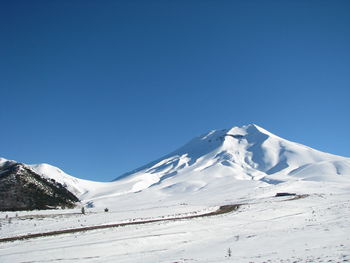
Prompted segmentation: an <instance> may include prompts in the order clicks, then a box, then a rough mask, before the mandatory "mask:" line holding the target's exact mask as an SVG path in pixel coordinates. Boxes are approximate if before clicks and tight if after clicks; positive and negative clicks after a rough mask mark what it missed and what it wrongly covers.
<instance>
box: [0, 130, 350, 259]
mask: <svg viewBox="0 0 350 263" xmlns="http://www.w3.org/2000/svg"><path fill="white" fill-rule="evenodd" d="M5 162H6V159H0V166H1V165H2V164H3V163H5ZM28 167H30V168H31V169H33V170H34V171H36V172H37V173H39V174H41V175H42V176H44V177H48V178H53V179H55V180H56V181H58V182H60V183H62V184H64V185H66V186H67V188H68V189H69V190H71V191H72V192H74V193H75V194H76V195H77V196H78V197H79V198H80V199H81V200H82V202H81V205H84V206H85V207H86V211H87V214H86V215H82V214H80V213H79V212H80V208H76V209H71V210H46V211H21V212H1V213H0V223H1V229H0V233H1V237H11V236H16V235H23V234H28V233H41V232H48V231H55V230H61V229H69V228H76V227H83V226H94V225H103V224H111V223H121V222H131V221H142V220H146V219H156V218H168V217H183V216H186V215H192V214H203V213H206V212H209V211H214V210H215V209H217V208H218V207H219V206H221V205H226V204H242V206H241V208H240V209H239V210H238V211H236V212H231V213H229V214H223V215H217V216H212V217H201V218H195V219H183V220H180V221H167V222H158V223H150V224H145V225H130V226H126V227H121V228H111V229H101V230H93V231H88V232H83V233H75V234H64V235H59V236H51V237H42V238H36V239H29V240H24V241H15V242H9V243H0V262H80V261H84V262H168V263H173V262H226V261H227V262H346V261H350V249H349V248H350V239H349V237H350V220H349V218H350V198H349V197H350V195H349V194H350V159H349V158H345V157H341V156H336V155H332V154H328V153H323V152H320V151H317V150H314V149H311V148H309V147H307V146H304V145H301V144H298V143H294V142H290V141H288V140H285V139H283V138H280V137H278V136H276V135H274V134H272V133H270V132H268V131H266V130H265V129H263V128H261V127H259V126H257V125H254V124H251V125H246V126H242V127H233V128H231V129H225V130H214V131H211V132H209V133H207V134H205V135H202V136H199V137H197V138H195V139H193V140H191V141H190V142H189V143H187V144H186V145H185V146H183V147H181V148H179V149H178V150H176V151H174V152H173V153H171V154H168V155H167V156H165V157H163V158H160V159H159V160H157V161H154V162H152V163H150V164H147V165H145V166H143V167H141V168H139V169H136V170H134V171H133V172H130V173H128V174H125V175H123V176H121V177H119V178H117V179H116V180H115V181H113V182H108V183H101V182H93V181H87V180H82V179H78V178H75V177H72V176H70V175H67V174H65V173H64V172H63V171H62V170H60V169H58V168H56V167H54V166H51V165H48V164H39V165H28ZM278 192H291V193H296V194H300V195H303V194H307V195H308V196H306V197H305V198H301V199H297V200H291V201H287V199H288V198H290V197H278V198H277V197H274V196H275V194H276V193H278ZM105 207H108V208H109V212H108V213H105V212H103V209H104V208H105ZM6 215H7V217H10V218H11V219H12V220H11V222H10V223H9V222H8V218H6ZM16 215H17V216H16ZM229 250H230V251H231V253H229ZM230 254H231V255H230Z"/></svg>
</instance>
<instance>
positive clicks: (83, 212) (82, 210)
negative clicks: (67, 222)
mask: <svg viewBox="0 0 350 263" xmlns="http://www.w3.org/2000/svg"><path fill="white" fill-rule="evenodd" d="M81 213H82V214H83V215H85V207H82V208H81Z"/></svg>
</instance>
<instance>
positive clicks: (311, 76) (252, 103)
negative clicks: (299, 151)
mask: <svg viewBox="0 0 350 263" xmlns="http://www.w3.org/2000/svg"><path fill="white" fill-rule="evenodd" d="M349 14H350V1H346V0H345V1H337V0H330V1H322V0H320V1H307V0H305V1H301V0H296V1H292V0H290V1H281V0H275V1H260V0H256V1H249V0H248V1H247V0H242V1H220V0H211V1H207V0H203V1H191V0H183V1H180V0H173V1H167V0H159V1H153V0H149V1H133V0H125V1H97V0H96V1H91V0H84V1H68V0H60V1H58V0H57V1H54V0H51V1H46V0H45V1H36V0H32V1H25V0H24V1H16V0H7V1H6V0H3V1H1V2H0V33H1V35H0V40H1V41H0V75H1V77H0V96H1V97H0V98H1V101H0V123H1V126H0V136H1V137H0V139H1V148H0V156H2V157H5V158H8V159H15V160H17V161H20V162H25V163H41V162H46V163H50V164H53V165H56V166H58V167H60V168H62V169H63V170H64V171H66V172H67V173H69V174H71V175H74V176H76V177H80V178H87V179H93V180H100V181H107V180H112V179H114V178H115V177H117V176H118V175H120V174H122V173H124V172H127V171H129V170H132V169H134V168H137V167H138V166H140V165H143V164H145V163H147V162H149V161H152V160H154V159H156V158H158V157H161V156H162V155H164V154H167V153H169V152H170V151H172V150H175V149H176V148H178V147H179V146H181V145H183V144H184V143H185V142H187V141H188V140H190V139H191V138H192V137H194V136H197V135H200V134H202V133H204V132H206V131H208V130H212V129H221V128H228V127H231V126H235V125H244V124H249V123H256V124H258V125H260V126H262V127H264V128H265V129H267V130H269V131H271V132H273V133H275V134H277V135H279V136H281V137H284V138H286V139H289V140H292V141H297V142H299V143H303V144H306V145H308V146H310V147H313V148H316V149H319V150H322V151H326V152H331V153H334V154H338V155H343V156H348V157H350V136H349V135H350V132H349V130H350V103H349V99H350V15H349Z"/></svg>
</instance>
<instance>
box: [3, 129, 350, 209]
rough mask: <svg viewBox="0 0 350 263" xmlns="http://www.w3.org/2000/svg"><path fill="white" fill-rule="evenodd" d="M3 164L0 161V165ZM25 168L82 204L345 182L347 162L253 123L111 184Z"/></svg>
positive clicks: (210, 136)
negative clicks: (285, 184)
mask: <svg viewBox="0 0 350 263" xmlns="http://www.w3.org/2000/svg"><path fill="white" fill-rule="evenodd" d="M6 161H8V160H6V159H1V161H0V166H1V163H6ZM28 167H29V168H30V169H32V170H33V171H35V172H36V173H38V174H40V175H41V176H43V177H46V178H52V179H54V180H55V181H57V182H59V183H61V184H62V185H64V186H65V187H66V188H67V189H68V190H69V191H70V192H72V193H73V194H75V195H76V196H77V197H78V198H79V199H81V200H83V202H85V203H89V202H90V203H91V202H95V203H96V202H97V203H98V202H100V201H101V200H105V201H107V203H111V202H113V200H116V199H118V198H120V197H123V196H124V197H126V196H128V195H130V194H135V193H140V192H144V191H145V193H149V194H151V195H155V196H163V197H166V196H179V197H181V198H184V199H185V198H186V196H188V195H193V194H202V193H203V192H213V194H218V193H215V191H217V190H216V189H220V190H219V191H222V192H227V191H229V190H230V189H231V188H232V189H233V188H235V187H236V185H239V184H241V183H242V182H243V181H251V183H248V185H252V187H253V186H254V187H256V186H257V185H261V186H264V185H269V184H280V183H283V182H288V181H298V180H308V181H339V180H344V178H346V180H347V179H349V178H350V158H346V157H342V156H337V155H333V154H329V153H324V152H321V151H318V150H315V149H312V148H310V147H308V146H305V145H302V144H299V143H295V142H291V141H288V140H286V139H283V138H281V137H279V136H277V135H275V134H273V133H271V132H269V131H267V130H265V129H264V128H262V127H260V126H258V125H256V124H249V125H244V126H241V127H238V126H234V127H231V128H229V129H222V130H212V131H210V132H207V133H205V134H203V135H201V136H198V137H195V138H194V139H192V140H190V141H189V142H188V143H186V144H185V145H184V146H182V147H180V148H178V149H177V150H175V151H173V152H171V153H169V154H167V155H165V156H163V157H161V158H159V159H157V160H155V161H153V162H150V163H148V164H146V165H143V166H141V167H139V168H137V169H135V170H133V171H131V172H128V173H125V174H123V175H122V176H120V177H118V178H116V179H115V180H113V181H112V182H106V183H102V182H94V181H88V180H84V179H79V178H75V177H73V176H70V175H68V174H66V173H64V172H63V171H62V170H61V169H59V168H57V167H54V166H51V165H49V164H38V165H28ZM253 182H255V183H253ZM242 184H243V183H242ZM225 188H227V189H225Z"/></svg>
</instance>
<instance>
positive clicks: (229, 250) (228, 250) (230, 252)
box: [227, 248, 232, 258]
mask: <svg viewBox="0 0 350 263" xmlns="http://www.w3.org/2000/svg"><path fill="white" fill-rule="evenodd" d="M227 256H228V257H229V258H230V257H231V256H232V251H231V248H228V249H227Z"/></svg>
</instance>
